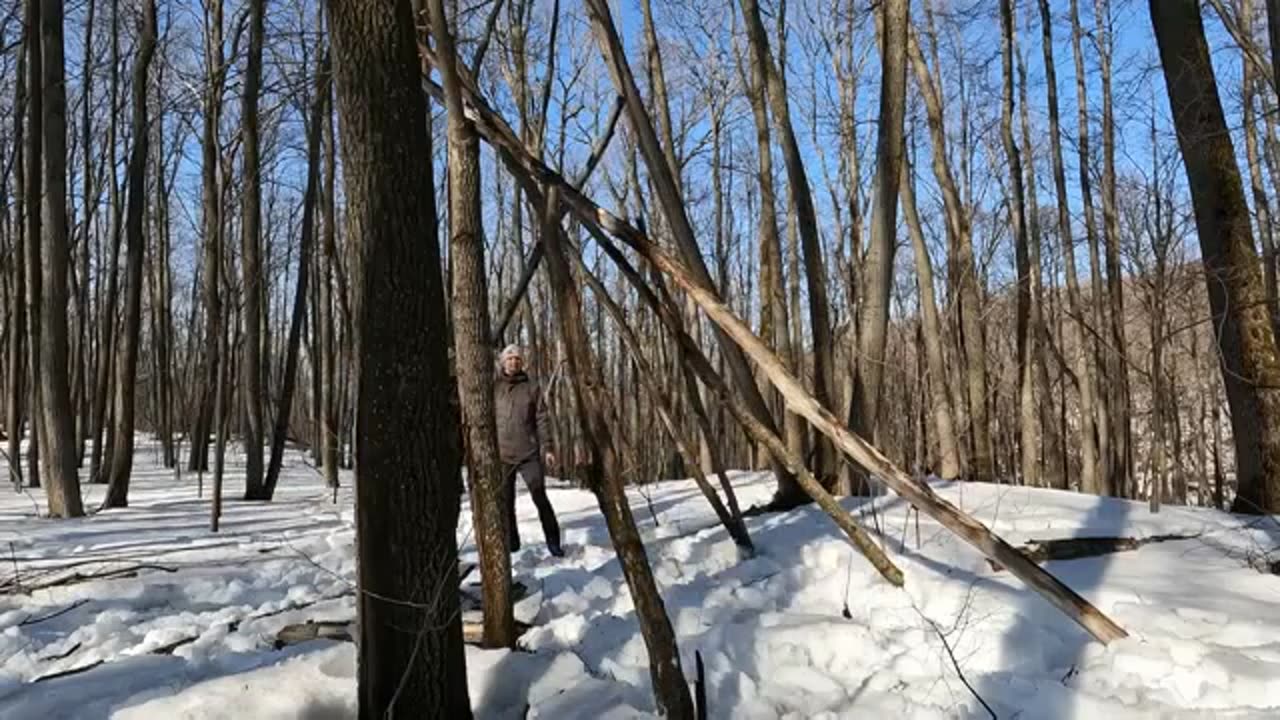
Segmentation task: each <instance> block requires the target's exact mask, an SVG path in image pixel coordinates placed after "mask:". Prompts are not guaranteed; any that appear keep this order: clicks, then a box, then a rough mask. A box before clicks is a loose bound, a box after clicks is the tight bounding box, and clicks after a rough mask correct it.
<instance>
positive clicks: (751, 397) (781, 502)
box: [589, 0, 804, 506]
mask: <svg viewBox="0 0 1280 720" xmlns="http://www.w3.org/2000/svg"><path fill="white" fill-rule="evenodd" d="M589 2H590V3H591V4H590V5H589V9H591V10H592V13H593V18H594V17H599V16H600V15H601V14H606V15H607V8H604V7H603V5H600V4H599V3H597V1H596V0H589ZM606 59H607V60H609V67H610V74H611V75H612V76H613V80H614V85H615V86H616V87H617V89H618V92H619V94H620V95H622V96H623V97H624V98H625V101H626V106H625V107H626V110H627V115H628V118H629V119H630V121H631V126H632V130H633V131H634V132H635V134H636V136H637V139H638V140H639V145H640V150H641V152H642V153H643V154H644V156H645V163H646V165H647V166H648V167H649V172H650V173H651V176H652V178H651V179H652V180H653V182H654V184H655V186H656V187H657V190H658V196H659V198H660V201H661V203H662V207H663V210H664V213H665V215H666V217H667V221H668V223H670V225H671V230H672V234H673V235H674V237H675V241H676V245H677V247H679V248H680V249H681V253H682V255H684V257H685V258H686V259H687V260H688V262H689V263H690V265H691V266H693V267H694V268H695V272H697V273H698V278H699V281H700V282H701V283H702V284H703V286H704V287H707V288H714V285H713V284H712V282H711V274H710V272H709V271H708V270H707V266H706V262H705V261H704V260H703V258H702V253H701V251H700V250H699V248H698V243H697V240H696V238H695V237H694V234H693V228H692V226H691V225H690V224H689V219H688V216H687V215H686V214H685V209H684V206H683V203H682V201H681V198H680V195H679V191H678V188H677V187H676V184H675V180H674V178H673V177H672V173H671V168H670V167H669V165H668V163H667V160H666V158H665V156H664V154H663V151H662V147H661V144H660V143H659V142H658V137H657V134H656V133H655V132H654V130H653V124H652V122H651V121H650V119H649V117H648V115H647V113H646V111H645V106H644V101H643V100H642V98H641V97H640V91H639V88H638V87H637V86H636V84H635V78H634V77H633V76H632V75H631V72H630V70H629V69H625V71H624V70H623V69H622V66H623V65H624V64H625V63H624V62H623V58H621V57H616V56H612V55H607V56H606ZM717 338H718V340H719V343H720V347H721V352H722V354H723V355H724V357H725V360H726V363H727V364H728V365H729V368H730V370H731V372H732V374H733V377H734V382H735V384H736V385H737V386H738V387H739V388H740V390H741V392H742V393H743V394H744V395H745V396H746V398H747V400H748V402H749V404H750V406H751V407H752V408H753V410H752V412H754V413H756V416H757V418H758V419H759V420H760V421H761V422H763V423H765V424H766V425H767V426H769V427H776V426H775V425H774V421H773V418H772V416H770V415H769V410H768V406H767V405H766V404H765V401H764V396H763V395H762V394H761V392H760V389H759V387H758V386H757V385H756V382H755V377H754V375H753V374H752V372H751V368H750V366H749V365H748V364H747V359H746V357H745V356H744V355H743V354H742V351H741V349H739V348H738V347H737V346H735V345H734V344H733V343H732V342H730V341H729V340H728V338H727V337H725V336H724V335H723V334H719V335H717ZM777 469H778V492H777V494H776V495H775V498H774V499H775V503H774V504H775V505H778V506H787V505H794V504H795V503H796V502H802V501H803V500H802V499H800V498H803V497H804V496H803V493H801V492H800V491H799V490H798V488H797V486H796V485H795V478H794V477H792V474H791V473H790V472H788V471H787V470H786V469H785V468H783V467H781V466H780V465H779V466H778V468H777ZM797 495H799V496H800V497H799V498H797Z"/></svg>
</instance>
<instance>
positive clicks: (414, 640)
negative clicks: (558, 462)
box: [327, 0, 471, 720]
mask: <svg viewBox="0 0 1280 720" xmlns="http://www.w3.org/2000/svg"><path fill="white" fill-rule="evenodd" d="M327 8H328V10H329V19H330V24H331V32H332V42H333V57H334V60H333V64H334V68H335V69H336V71H337V72H336V80H337V90H338V114H339V119H340V123H341V126H340V127H341V135H342V138H341V139H342V156H343V171H344V174H345V180H346V182H345V187H346V193H347V195H346V197H347V212H348V222H349V227H350V230H351V232H350V237H351V239H352V241H353V242H354V243H355V245H356V250H357V256H358V258H359V264H358V267H357V277H358V281H357V282H356V283H355V286H356V287H358V288H359V289H360V296H359V299H358V303H357V306H356V315H357V317H358V321H357V323H356V328H357V332H358V335H359V336H358V339H357V341H356V347H357V352H358V360H357V367H358V368H359V371H358V374H359V381H358V382H359V385H358V388H357V390H356V402H357V415H358V418H357V423H358V425H359V427H360V432H359V433H357V435H356V468H357V473H358V479H357V482H356V503H357V507H358V508H359V509H358V511H357V516H356V542H357V551H358V554H359V583H360V597H359V613H360V644H359V645H360V660H359V666H358V693H359V699H360V717H361V718H362V719H367V720H373V719H374V718H383V717H386V716H393V715H397V714H401V713H405V712H411V713H414V714H419V715H424V716H431V717H449V718H470V717H471V709H470V702H469V700H468V697H467V676H466V672H465V669H464V662H465V660H464V656H463V651H462V626H461V623H460V621H459V616H458V595H457V587H458V570H457V562H458V549H457V540H456V536H455V533H456V528H457V522H458V511H459V494H460V491H461V486H460V476H459V472H460V467H459V449H458V446H457V430H456V427H457V421H458V415H457V409H456V408H455V407H454V406H453V404H452V402H451V397H452V395H453V383H452V381H451V379H450V375H449V359H448V355H447V352H446V347H447V342H446V341H445V338H444V336H443V333H444V332H445V328H447V327H448V325H447V321H446V318H445V298H444V295H445V293H444V284H443V281H442V278H441V276H440V267H441V266H440V257H439V248H438V244H437V241H436V237H435V233H434V228H435V227H436V218H435V217H433V216H432V213H431V210H432V206H430V205H427V204H425V203H423V202H422V198H424V197H427V196H430V195H431V194H432V193H433V192H434V187H433V182H432V173H431V155H430V153H429V148H428V146H427V143H426V135H425V133H424V129H425V128H426V127H427V116H426V104H425V103H424V102H423V100H422V91H421V87H420V83H421V79H420V76H419V63H418V59H417V58H416V57H415V55H414V46H415V39H414V23H413V15H412V13H411V11H410V7H409V3H408V2H407V0H375V1H370V0H330V2H329V3H328V5H327ZM424 233H425V235H426V237H425V238H424ZM427 418H430V419H432V421H431V422H424V420H425V419H427ZM406 629H408V631H407V632H406ZM397 711H399V712H397Z"/></svg>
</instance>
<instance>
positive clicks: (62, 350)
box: [40, 0, 84, 517]
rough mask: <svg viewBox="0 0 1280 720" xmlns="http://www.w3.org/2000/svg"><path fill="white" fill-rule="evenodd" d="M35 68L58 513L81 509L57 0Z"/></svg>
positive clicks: (50, 440) (43, 373)
mask: <svg viewBox="0 0 1280 720" xmlns="http://www.w3.org/2000/svg"><path fill="white" fill-rule="evenodd" d="M42 3H43V7H42V9H41V14H40V35H41V60H42V63H41V64H42V68H41V71H42V73H43V77H44V87H43V88H42V94H43V95H44V97H43V120H44V122H43V127H42V128H41V129H42V131H43V136H44V137H43V143H44V153H43V154H44V157H43V160H44V173H45V187H44V194H43V198H44V204H43V207H42V208H41V215H42V216H43V218H42V223H41V224H42V225H43V228H42V230H43V232H44V243H43V244H44V248H43V249H44V257H43V263H42V267H43V272H44V278H43V287H42V288H41V296H40V300H41V315H42V318H41V322H40V385H41V393H40V395H41V402H42V404H43V410H44V415H45V420H44V427H45V436H44V437H43V440H44V456H45V466H46V467H47V469H48V472H47V473H46V477H47V487H48V493H49V512H50V513H51V514H53V515H57V516H60V517H79V516H81V515H83V514H84V506H83V503H82V501H81V499H80V478H79V475H78V472H77V465H78V463H77V460H76V438H75V433H76V428H75V416H74V414H73V411H72V409H71V386H70V373H69V367H68V346H69V343H68V340H67V333H68V327H67V301H68V294H67V270H68V266H69V265H70V262H71V252H70V247H69V243H68V233H67V88H66V84H65V80H66V67H65V65H64V55H63V14H62V11H63V0H42Z"/></svg>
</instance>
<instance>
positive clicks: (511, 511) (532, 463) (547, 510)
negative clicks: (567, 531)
mask: <svg viewBox="0 0 1280 720" xmlns="http://www.w3.org/2000/svg"><path fill="white" fill-rule="evenodd" d="M503 469H504V470H505V476H506V483H507V487H506V491H507V498H506V499H507V529H508V531H509V532H508V538H509V540H510V547H509V548H508V549H509V550H511V551H512V552H515V551H516V550H519V549H520V530H519V528H518V527H517V526H516V475H517V474H519V475H520V477H522V478H524V484H525V487H527V488H529V495H531V496H532V497H533V504H534V505H535V506H537V508H538V520H539V521H541V522H542V534H543V535H544V536H545V537H546V539H547V547H548V548H550V549H552V550H553V551H556V552H559V550H560V525H559V523H557V522H556V513H555V510H553V509H552V508H551V500H550V499H549V498H548V497H547V477H546V473H545V472H543V469H542V461H541V460H540V459H539V458H537V457H532V458H529V459H527V460H524V461H522V462H519V463H516V464H506V465H505V466H504V468H503Z"/></svg>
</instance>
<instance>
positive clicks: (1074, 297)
mask: <svg viewBox="0 0 1280 720" xmlns="http://www.w3.org/2000/svg"><path fill="white" fill-rule="evenodd" d="M1039 3H1040V28H1041V36H1040V38H1041V39H1040V47H1041V50H1042V52H1043V53H1044V69H1045V87H1046V89H1045V92H1046V93H1047V99H1048V105H1049V149H1050V156H1051V157H1052V159H1053V186H1054V190H1055V192H1056V197H1057V210H1058V242H1059V243H1060V244H1061V246H1062V262H1063V266H1064V268H1065V272H1066V280H1067V297H1068V301H1069V304H1070V306H1071V315H1072V322H1071V323H1069V324H1070V327H1071V328H1072V329H1073V330H1074V332H1073V333H1072V343H1071V344H1072V345H1073V346H1074V351H1073V355H1072V367H1073V369H1074V371H1075V375H1076V382H1077V385H1078V386H1079V391H1080V454H1081V468H1080V489H1081V490H1083V491H1085V492H1094V493H1096V492H1097V491H1098V489H1099V485H1098V475H1097V473H1098V440H1097V432H1098V431H1097V430H1096V429H1095V422H1096V420H1097V418H1098V415H1097V410H1096V408H1095V403H1096V401H1095V393H1096V387H1097V385H1096V383H1097V380H1096V376H1095V375H1094V374H1093V365H1092V364H1091V363H1090V362H1089V352H1088V347H1089V342H1088V339H1087V336H1086V331H1085V327H1086V323H1087V319H1086V317H1087V316H1086V308H1085V303H1084V299H1083V297H1082V294H1081V292H1080V281H1079V279H1078V277H1077V275H1076V255H1075V238H1074V236H1073V235H1072V231H1071V215H1070V207H1069V205H1068V201H1067V175H1066V170H1065V166H1064V163H1063V160H1062V133H1061V128H1060V126H1059V119H1058V118H1059V113H1058V81H1057V67H1056V65H1055V63H1054V60H1053V18H1052V16H1051V14H1050V12H1049V0H1039Z"/></svg>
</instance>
